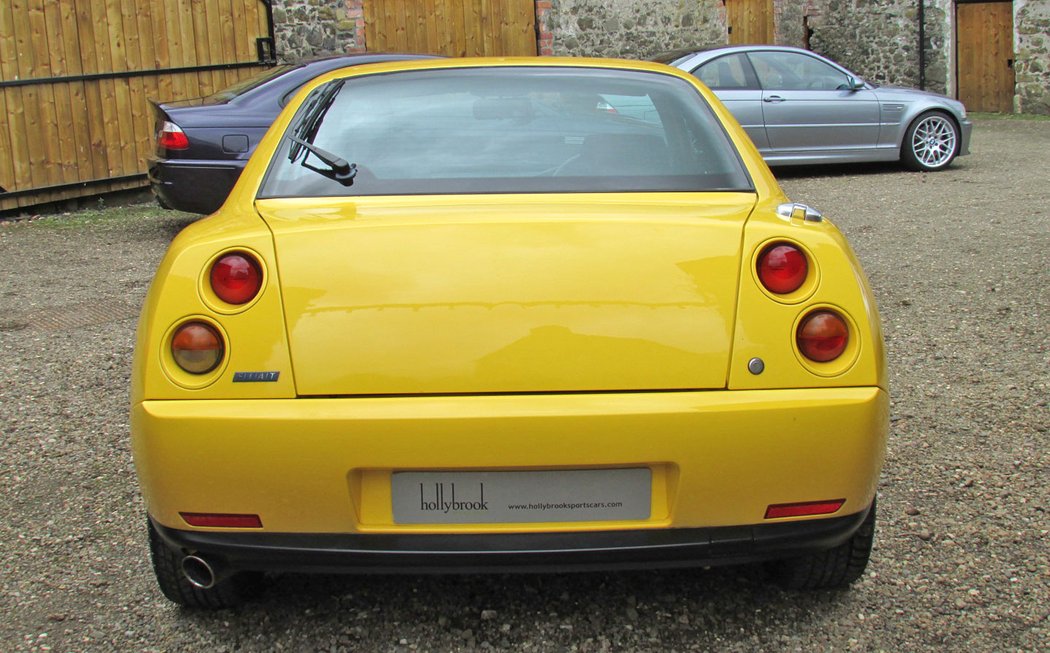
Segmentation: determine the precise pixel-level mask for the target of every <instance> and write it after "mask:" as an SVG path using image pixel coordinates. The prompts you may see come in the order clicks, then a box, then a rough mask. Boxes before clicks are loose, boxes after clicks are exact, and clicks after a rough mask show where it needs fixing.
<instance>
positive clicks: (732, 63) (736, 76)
mask: <svg viewBox="0 0 1050 653" xmlns="http://www.w3.org/2000/svg"><path fill="white" fill-rule="evenodd" d="M693 75H695V76H696V77H697V79H699V80H700V81H701V82H703V83H704V84H705V85H706V86H707V88H709V89H711V90H723V91H733V90H744V89H750V88H758V83H757V80H756V79H755V78H754V74H753V73H752V72H751V65H750V64H749V63H748V62H747V59H745V55H743V54H731V55H728V56H725V57H719V58H718V59H715V60H714V61H708V62H707V63H705V64H704V65H702V66H700V67H699V68H697V69H696V70H694V71H693Z"/></svg>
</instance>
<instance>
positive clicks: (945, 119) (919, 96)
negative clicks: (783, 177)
mask: <svg viewBox="0 0 1050 653" xmlns="http://www.w3.org/2000/svg"><path fill="white" fill-rule="evenodd" d="M654 60H655V61H660V62H662V63H666V64H670V65H672V66H675V67H677V68H681V69H682V70H685V71H688V72H690V73H692V74H693V75H695V76H696V77H697V78H699V79H700V81H702V82H703V83H704V84H706V85H707V86H708V87H710V88H711V90H712V91H714V92H715V94H716V95H717V96H718V97H719V99H721V100H722V102H723V103H724V104H725V105H726V107H727V108H728V109H729V110H730V111H731V112H732V113H733V115H734V116H735V117H736V119H737V120H738V121H739V122H740V124H741V125H742V126H743V127H744V129H745V130H746V131H747V133H748V134H749V135H750V136H751V140H753V141H754V143H755V145H756V146H757V147H758V150H759V151H760V152H761V153H762V156H763V157H764V158H765V160H766V162H767V163H769V164H770V165H799V164H813V163H846V162H856V161H901V162H902V163H904V165H906V166H908V167H909V168H912V169H914V170H940V169H942V168H945V167H947V166H948V164H950V163H951V162H952V160H953V159H955V157H956V156H959V155H962V154H968V153H969V144H970V132H971V130H972V128H973V123H971V122H970V121H969V120H968V119H967V118H966V107H964V106H963V104H962V102H958V101H956V100H953V99H951V98H948V97H945V96H943V95H937V94H936V93H927V92H925V91H919V90H915V89H907V88H893V87H890V86H878V85H875V84H870V83H868V82H865V81H864V80H862V79H860V78H859V77H857V76H856V75H854V74H853V73H852V72H850V71H849V70H846V69H845V68H843V67H842V66H840V65H838V64H837V63H835V62H833V61H831V60H829V59H826V58H824V57H821V56H820V55H817V54H814V53H813V52H810V51H808V50H803V49H801V48H791V47H784V46H773V45H740V46H728V47H720V48H711V49H705V50H679V51H676V52H669V53H665V54H663V55H659V56H657V57H655V58H654Z"/></svg>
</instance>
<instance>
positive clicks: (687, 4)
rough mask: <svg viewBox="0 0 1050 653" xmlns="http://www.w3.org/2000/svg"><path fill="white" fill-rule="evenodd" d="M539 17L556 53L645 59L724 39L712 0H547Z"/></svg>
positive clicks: (721, 15) (718, 6)
mask: <svg viewBox="0 0 1050 653" xmlns="http://www.w3.org/2000/svg"><path fill="white" fill-rule="evenodd" d="M543 18H544V20H543V25H542V26H541V27H542V28H545V30H546V31H547V32H549V34H550V39H551V47H550V51H551V54H554V55H559V56H590V57H617V58H630V59H645V58H648V57H650V56H652V55H654V54H657V53H659V52H663V51H666V50H673V49H676V48H682V47H693V46H703V45H719V44H722V43H725V39H726V37H725V8H724V7H723V6H722V3H721V2H720V1H718V0H647V1H646V2H639V1H638V0H552V1H551V2H550V9H547V10H546V11H545V12H544V17H543Z"/></svg>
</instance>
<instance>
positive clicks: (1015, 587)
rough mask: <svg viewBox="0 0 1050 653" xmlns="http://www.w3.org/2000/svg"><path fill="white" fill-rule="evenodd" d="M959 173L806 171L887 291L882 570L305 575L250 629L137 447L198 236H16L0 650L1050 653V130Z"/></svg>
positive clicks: (992, 128) (87, 224)
mask: <svg viewBox="0 0 1050 653" xmlns="http://www.w3.org/2000/svg"><path fill="white" fill-rule="evenodd" d="M972 149H973V151H974V152H975V154H973V155H971V156H968V157H964V158H962V159H959V161H958V162H957V164H956V165H955V166H953V168H951V169H950V170H948V171H946V172H942V173H938V174H929V175H927V174H915V173H906V172H901V171H900V170H898V169H897V168H895V167H892V166H859V167H839V168H835V169H809V170H805V171H802V172H799V171H790V172H788V171H783V172H782V176H783V177H784V185H785V187H786V189H787V191H788V193H789V195H790V196H791V197H792V198H793V199H795V200H796V201H804V202H808V203H811V204H812V205H814V206H816V207H818V208H821V209H823V210H824V211H825V212H826V213H827V214H828V215H829V216H830V217H831V218H832V219H833V220H834V221H835V222H836V223H837V224H839V226H840V227H841V228H842V229H843V231H844V232H845V233H846V235H847V236H848V237H849V238H850V240H851V241H852V243H853V246H854V248H855V249H856V250H857V252H858V255H859V256H860V258H861V260H862V261H863V263H864V265H865V267H866V269H867V272H868V274H869V276H870V278H871V280H872V283H873V285H874V288H875V292H876V294H877V296H878V300H879V304H880V308H881V311H882V318H883V323H884V326H885V332H886V339H887V344H888V351H889V362H890V370H891V375H892V377H891V379H892V390H893V411H892V433H891V437H890V442H889V452H888V456H887V461H886V466H885V468H884V471H883V478H882V486H881V492H880V522H879V525H878V533H877V540H876V548H875V552H874V556H873V560H872V563H871V565H870V566H869V574H868V575H867V576H866V577H865V578H863V579H862V580H861V581H859V582H858V583H857V584H855V585H854V587H853V588H852V589H851V590H849V591H841V592H818V593H809V594H798V593H789V592H783V591H780V590H778V589H775V588H772V587H771V586H769V585H767V584H766V583H765V582H764V581H763V577H762V573H761V571H760V570H759V569H757V568H754V567H744V568H729V569H713V570H696V571H686V572H681V571H678V572H653V573H642V572H633V573H608V574H581V575H525V576H474V577H396V578H390V577H365V578H361V577H296V576H287V577H282V578H279V579H277V580H276V582H274V583H273V584H272V585H271V586H270V588H269V589H268V590H267V592H266V593H265V594H264V596H263V597H262V598H261V599H260V600H258V601H256V602H254V603H251V604H249V605H246V606H244V607H242V608H240V609H238V610H234V611H226V612H221V613H216V614H201V613H195V612H192V611H182V610H179V609H178V608H176V607H175V606H173V605H172V604H170V603H168V602H167V601H166V600H165V599H164V598H163V597H162V596H161V595H160V593H159V591H158V590H157V589H156V586H155V584H154V580H153V576H152V571H151V569H150V566H149V563H148V561H147V551H146V538H145V531H144V518H143V512H142V506H141V502H140V499H139V497H138V490H137V486H136V481H135V476H134V471H133V467H132V462H131V455H130V451H129V449H128V424H127V408H128V406H127V402H128V397H127V387H128V376H129V368H130V364H131V352H132V339H133V331H134V327H135V319H136V313H137V311H138V306H139V304H140V302H141V301H142V297H143V294H144V293H145V290H146V287H147V285H148V283H149V279H150V276H151V274H152V272H153V270H154V267H155V266H156V264H157V262H158V260H159V258H160V256H161V254H162V252H163V250H164V248H165V246H166V244H167V242H168V241H169V240H170V239H171V237H172V236H173V235H174V234H176V233H177V232H178V231H179V229H181V228H182V227H184V226H185V225H186V224H189V222H190V221H191V220H192V217H190V216H185V215H181V214H176V213H171V212H165V211H161V210H159V209H156V208H154V207H152V206H138V207H131V208H112V209H106V210H99V211H85V212H81V213H77V214H73V215H64V216H55V217H49V218H46V219H38V220H26V221H20V222H7V223H0V273H2V275H3V279H4V283H3V288H2V292H0V352H2V354H3V359H2V367H0V429H2V443H3V449H2V456H0V492H2V493H3V496H4V498H5V500H4V501H3V502H2V504H0V569H3V571H4V577H3V580H2V583H0V613H2V614H3V615H5V617H4V618H3V619H2V623H0V650H3V651H22V650H26V651H29V650H55V651H117V650H120V651H125V650H126V651H271V650H273V651H280V650H286V651H315V650H316V651H368V652H371V651H416V650H419V651H426V650H429V651H474V650H481V649H487V650H501V651H661V652H663V651H690V650H726V651H755V650H767V651H774V650H798V651H811V650H885V651H907V650H921V649H932V648H938V649H939V648H942V647H945V648H946V647H952V648H955V649H963V650H972V651H993V650H994V651H1005V650H1032V651H1035V650H1047V648H1048V644H1050V631H1048V607H1047V606H1048V605H1050V562H1048V557H1050V556H1048V549H1050V546H1048V536H1047V529H1048V528H1050V522H1048V519H1047V514H1046V510H1047V504H1048V501H1047V499H1048V489H1047V488H1048V482H1047V481H1048V478H1050V475H1048V474H1047V468H1048V462H1050V456H1048V447H1047V437H1048V436H1047V427H1048V423H1050V419H1048V415H1050V411H1048V408H1047V399H1048V397H1050V392H1048V388H1047V386H1048V378H1050V375H1048V369H1050V335H1048V328H1047V324H1048V322H1050V314H1048V313H1050V311H1048V306H1050V292H1048V290H1047V284H1048V283H1050V267H1048V262H1050V255H1048V251H1050V216H1048V214H1047V213H1048V211H1050V157H1048V156H1047V154H1046V153H1047V152H1048V151H1050V121H1028V120H1003V121H998V120H997V121H991V120H985V121H980V122H978V125H977V129H976V132H975V136H974V141H973V147H972Z"/></svg>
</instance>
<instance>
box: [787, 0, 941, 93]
mask: <svg viewBox="0 0 1050 653" xmlns="http://www.w3.org/2000/svg"><path fill="white" fill-rule="evenodd" d="M951 10H952V2H951V0H925V26H926V30H925V31H926V34H925V37H926V39H925V53H926V88H927V89H928V90H931V91H935V92H938V93H946V92H948V90H949V89H948V84H949V78H950V75H949V74H948V73H949V70H950V68H949V66H950V62H949V54H950V47H949V44H950V38H949V37H950V34H951V23H950V13H949V12H950V11H951ZM807 23H808V25H809V28H810V30H812V31H811V34H810V36H809V46H810V47H811V48H812V49H813V50H814V51H816V52H819V53H821V54H823V55H825V56H827V57H830V58H831V59H834V60H836V61H838V62H839V63H841V64H842V65H843V66H845V67H847V68H849V69H850V70H853V71H854V72H856V73H857V74H858V75H860V76H861V77H863V78H864V79H866V80H868V81H871V82H875V83H876V84H896V85H900V86H913V87H916V88H917V87H918V86H919V80H920V73H919V11H918V3H917V2H916V1H915V0H823V1H819V0H818V1H816V2H813V3H812V8H811V14H810V15H809V16H807Z"/></svg>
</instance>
